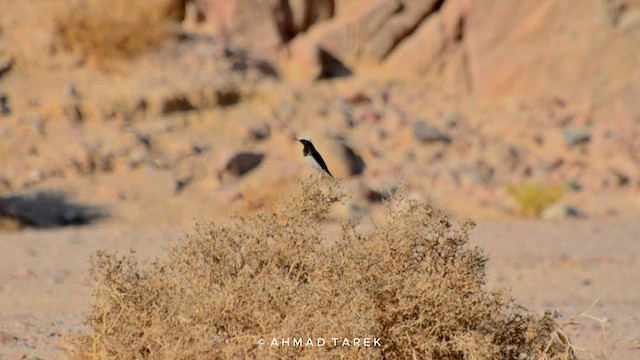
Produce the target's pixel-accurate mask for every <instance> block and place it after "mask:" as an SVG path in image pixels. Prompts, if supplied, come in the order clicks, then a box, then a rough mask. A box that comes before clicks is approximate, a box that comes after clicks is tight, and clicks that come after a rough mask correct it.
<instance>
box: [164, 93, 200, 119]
mask: <svg viewBox="0 0 640 360" xmlns="http://www.w3.org/2000/svg"><path fill="white" fill-rule="evenodd" d="M191 110H195V107H194V106H193V104H191V102H190V101H189V99H187V98H186V96H184V95H182V94H176V95H174V96H171V97H169V98H167V99H164V100H163V101H162V110H161V112H162V114H163V115H166V114H171V113H174V112H182V111H191Z"/></svg>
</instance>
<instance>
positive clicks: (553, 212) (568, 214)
mask: <svg viewBox="0 0 640 360" xmlns="http://www.w3.org/2000/svg"><path fill="white" fill-rule="evenodd" d="M541 217H542V218H543V219H545V220H558V219H567V218H584V217H586V214H585V213H584V212H582V211H581V210H580V209H577V208H575V207H573V206H570V205H567V204H564V203H558V204H555V205H553V206H550V207H548V208H546V209H545V210H544V211H543V212H542V215H541Z"/></svg>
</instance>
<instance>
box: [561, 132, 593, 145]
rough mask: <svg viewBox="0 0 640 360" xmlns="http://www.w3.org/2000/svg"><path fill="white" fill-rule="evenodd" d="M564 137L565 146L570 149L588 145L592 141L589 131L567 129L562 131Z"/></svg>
mask: <svg viewBox="0 0 640 360" xmlns="http://www.w3.org/2000/svg"><path fill="white" fill-rule="evenodd" d="M562 137H563V139H564V142H565V145H566V146H567V147H569V148H571V147H574V146H577V145H581V144H586V143H588V142H589V141H591V134H590V133H589V131H588V130H581V129H571V128H565V129H563V130H562Z"/></svg>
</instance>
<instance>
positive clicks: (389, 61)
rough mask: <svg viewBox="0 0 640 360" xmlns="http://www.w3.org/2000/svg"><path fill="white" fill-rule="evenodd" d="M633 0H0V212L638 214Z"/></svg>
mask: <svg viewBox="0 0 640 360" xmlns="http://www.w3.org/2000/svg"><path fill="white" fill-rule="evenodd" d="M639 45H640V1H637V0H543V1H540V0H520V1H512V0H379V1H375V0H374V1H369V0H316V1H309V0H261V1H257V0H158V1H150V0H147V1H144V0H133V1H124V0H112V1H109V0H74V1H61V0H32V1H20V0H4V1H2V2H0V231H11V230H15V229H20V228H23V227H27V226H35V227H53V226H64V225H75V224H87V223H90V222H96V221H98V222H105V223H124V224H131V225H185V224H191V223H192V222H193V220H194V219H195V220H199V219H201V220H204V219H208V220H211V219H219V218H225V217H227V216H228V215H229V214H231V213H233V212H238V211H239V212H242V211H247V210H250V209H258V208H270V207H272V206H273V204H274V201H277V200H278V199H279V198H281V197H283V196H286V194H288V191H289V190H290V189H291V188H292V187H294V186H296V184H297V182H298V181H299V180H300V179H302V178H305V177H308V176H310V175H312V174H313V171H312V170H311V169H310V168H309V167H308V166H307V165H306V163H305V162H304V159H303V157H302V147H301V145H300V144H299V143H297V142H295V141H292V140H291V139H292V137H293V136H310V137H311V138H312V139H313V141H314V143H315V144H316V146H317V148H318V149H319V151H320V152H321V153H322V154H323V156H324V158H325V160H326V162H327V164H328V166H329V168H330V170H331V172H332V173H333V174H334V175H336V176H337V177H338V178H340V182H341V184H342V185H343V186H344V187H345V189H346V190H347V191H348V192H349V193H351V194H353V196H352V197H351V198H350V199H349V200H348V201H347V202H346V204H344V206H343V207H342V208H340V209H337V210H336V216H337V217H355V216H362V215H367V214H369V215H371V216H374V217H375V216H377V215H376V214H378V213H379V212H380V209H381V205H380V204H381V203H382V202H383V200H384V199H386V198H387V197H388V196H389V195H390V194H392V193H393V192H394V191H395V190H396V189H398V187H401V186H406V187H407V188H408V191H410V193H411V195H412V196H415V197H421V198H432V199H433V200H434V201H435V202H436V203H437V204H438V205H439V206H441V207H444V208H445V209H447V210H448V211H450V212H451V213H453V214H454V215H456V216H461V217H472V218H474V219H495V218H522V217H526V218H544V219H558V218H567V217H582V218H585V217H586V218H609V217H637V216H638V215H639V214H640V140H639V139H640V111H639V110H640V109H639V105H638V104H639V99H640V46H639Z"/></svg>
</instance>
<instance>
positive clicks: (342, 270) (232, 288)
mask: <svg viewBox="0 0 640 360" xmlns="http://www.w3.org/2000/svg"><path fill="white" fill-rule="evenodd" d="M336 193H338V191H337V190H336V189H335V187H332V186H329V188H326V187H323V185H321V184H318V183H317V182H302V183H301V186H300V188H299V189H298V191H297V193H296V194H295V195H293V196H291V197H289V198H287V199H285V200H283V201H281V203H280V206H279V209H278V210H277V211H275V212H267V211H256V212H253V213H250V214H249V215H246V216H240V217H238V218H237V219H235V221H234V222H233V223H232V224H231V225H221V224H208V225H199V226H197V227H196V231H195V233H194V234H191V235H188V236H187V238H186V239H184V240H183V241H181V242H179V243H177V244H175V245H173V246H172V247H170V248H169V250H168V259H167V260H165V261H156V262H153V263H150V264H140V263H138V261H137V260H136V258H135V256H134V255H133V254H130V255H125V256H120V255H117V254H110V253H106V252H104V251H103V252H98V253H97V254H96V255H95V256H94V257H93V260H92V263H93V276H94V279H95V290H94V296H95V304H94V307H93V312H92V313H90V314H89V315H88V317H87V323H88V325H89V326H90V328H91V332H90V333H89V334H83V335H79V336H78V337H76V338H74V339H72V340H71V343H72V344H73V355H74V356H75V357H76V358H120V359H134V358H152V359H207V358H367V359H368V358H386V359H407V358H414V359H573V358H574V356H573V352H572V349H571V347H570V344H569V343H568V340H567V339H566V337H559V336H557V332H556V331H555V330H556V329H557V327H556V324H555V322H554V319H553V317H554V315H552V314H551V313H545V314H543V315H540V316H538V315H535V314H531V313H529V312H527V311H526V310H523V309H522V308H520V307H518V306H517V305H516V304H515V303H514V302H513V300H512V299H511V298H510V297H509V296H507V295H505V294H504V293H493V292H489V291H487V289H486V286H485V278H486V276H485V263H486V261H487V258H486V257H485V256H484V255H483V254H482V252H481V251H480V250H479V249H477V248H470V247H469V246H468V239H469V231H470V230H471V229H472V227H473V224H472V223H471V222H465V223H463V224H461V225H454V224H452V222H451V220H450V219H449V218H448V217H447V216H446V215H445V214H444V213H443V212H442V211H441V210H439V209H437V208H435V207H434V206H432V205H431V204H429V203H427V202H421V201H416V200H409V199H407V198H406V197H404V196H403V195H396V196H395V197H394V198H393V199H392V201H390V202H389V203H388V204H387V216H386V221H385V222H384V223H381V224H377V225H375V226H374V228H373V229H372V230H371V231H367V232H364V231H362V230H359V228H358V222H357V221H355V222H354V221H350V222H345V223H343V224H342V225H341V227H340V231H339V232H338V234H337V235H336V236H335V237H329V236H328V235H327V234H328V233H330V231H327V228H326V226H327V223H326V221H325V220H326V219H327V216H328V214H329V211H330V209H331V207H332V205H333V204H334V203H335V202H337V201H340V199H341V196H340V195H336ZM283 337H284V338H291V339H292V340H291V341H293V338H303V339H304V340H305V342H306V339H307V338H314V339H315V338H318V337H323V338H325V339H327V345H326V346H324V347H317V346H314V347H304V346H303V347H300V346H293V343H291V345H292V346H288V347H286V346H285V347H282V346H278V347H276V346H269V344H270V342H271V339H273V338H276V339H278V341H280V339H281V338H283ZM353 337H361V338H364V337H372V338H380V341H381V345H382V346H380V347H355V346H351V347H341V346H337V347H334V346H333V344H332V343H331V340H330V339H331V338H339V339H340V341H338V344H341V341H342V338H353ZM258 339H265V340H266V342H267V344H266V345H263V346H260V345H258Z"/></svg>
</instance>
